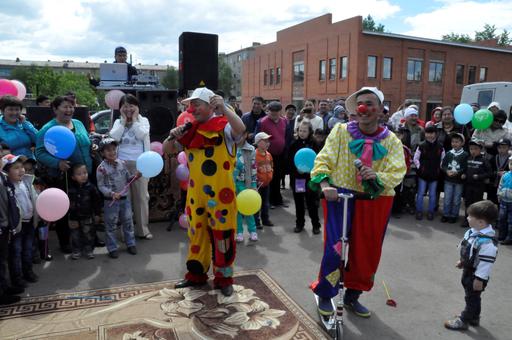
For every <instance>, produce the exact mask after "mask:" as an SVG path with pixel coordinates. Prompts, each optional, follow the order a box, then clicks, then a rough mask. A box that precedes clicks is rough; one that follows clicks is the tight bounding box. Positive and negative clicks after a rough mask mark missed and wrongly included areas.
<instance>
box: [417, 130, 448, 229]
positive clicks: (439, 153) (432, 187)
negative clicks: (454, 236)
mask: <svg viewBox="0 0 512 340" xmlns="http://www.w3.org/2000/svg"><path fill="white" fill-rule="evenodd" d="M443 157H444V149H443V146H442V145H441V144H440V143H438V142H437V128H436V127H435V126H428V127H427V128H426V129H425V141H423V142H421V143H420V145H419V146H418V148H417V149H416V152H415V153H414V164H415V165H416V169H417V175H418V194H417V196H416V219H417V220H421V219H423V196H424V195H425V191H426V190H427V188H428V211H427V219H428V220H429V221H431V220H433V219H434V209H435V207H436V199H437V179H438V178H439V175H440V173H441V161H442V160H443Z"/></svg>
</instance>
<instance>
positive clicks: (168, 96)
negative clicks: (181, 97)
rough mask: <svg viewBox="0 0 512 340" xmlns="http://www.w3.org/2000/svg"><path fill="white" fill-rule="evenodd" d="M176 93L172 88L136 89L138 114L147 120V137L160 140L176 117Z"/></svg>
mask: <svg viewBox="0 0 512 340" xmlns="http://www.w3.org/2000/svg"><path fill="white" fill-rule="evenodd" d="M177 97H178V94H177V92H176V91H174V90H155V91H152V90H147V91H137V99H138V100H139V105H140V114H141V115H143V116H144V117H146V118H147V119H148V120H149V125H150V130H149V138H150V140H151V141H152V142H153V141H158V142H162V141H163V140H164V139H165V138H167V136H168V135H169V131H170V130H171V129H172V128H173V127H174V126H175V122H176V118H177V117H178V105H177Z"/></svg>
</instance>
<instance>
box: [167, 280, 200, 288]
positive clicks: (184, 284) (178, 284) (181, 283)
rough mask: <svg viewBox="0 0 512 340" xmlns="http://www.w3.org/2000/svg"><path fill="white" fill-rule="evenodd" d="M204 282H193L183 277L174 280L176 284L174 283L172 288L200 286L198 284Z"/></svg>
mask: <svg viewBox="0 0 512 340" xmlns="http://www.w3.org/2000/svg"><path fill="white" fill-rule="evenodd" d="M205 284H206V282H193V281H189V280H187V279H183V280H181V281H178V282H176V284H175V285H174V289H177V288H186V287H200V286H204V285H205Z"/></svg>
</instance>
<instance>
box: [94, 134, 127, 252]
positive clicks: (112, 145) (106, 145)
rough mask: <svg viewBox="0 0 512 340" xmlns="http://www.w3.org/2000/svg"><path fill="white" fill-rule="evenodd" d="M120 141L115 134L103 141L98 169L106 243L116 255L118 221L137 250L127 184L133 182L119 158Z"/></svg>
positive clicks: (125, 235)
mask: <svg viewBox="0 0 512 340" xmlns="http://www.w3.org/2000/svg"><path fill="white" fill-rule="evenodd" d="M117 146H118V143H117V142H116V141H115V140H114V139H113V138H105V139H103V140H102V141H101V142H100V146H99V150H100V152H101V155H102V157H103V161H102V162H101V163H100V165H99V166H98V169H97V170H96V180H97V182H98V189H99V190H100V191H101V193H102V194H103V199H104V200H105V201H104V205H103V209H104V216H103V219H104V220H105V226H106V235H107V239H106V246H107V250H108V255H109V256H110V257H111V258H113V259H117V258H118V257H119V253H118V251H117V249H118V246H117V237H116V231H117V223H118V221H119V222H120V224H121V229H122V230H123V234H124V241H125V243H126V246H127V248H128V249H127V250H128V253H130V254H132V255H135V254H137V247H136V246H135V234H134V230H133V213H132V207H131V203H130V199H129V197H128V190H127V188H126V185H127V184H128V183H130V180H131V178H130V174H129V172H128V169H127V168H126V166H125V165H124V162H123V161H121V160H120V159H118V158H117Z"/></svg>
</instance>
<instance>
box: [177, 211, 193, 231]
mask: <svg viewBox="0 0 512 340" xmlns="http://www.w3.org/2000/svg"><path fill="white" fill-rule="evenodd" d="M178 223H179V225H180V227H181V228H183V229H188V227H189V226H190V223H189V221H188V216H187V214H181V216H180V218H179V220H178Z"/></svg>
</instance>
